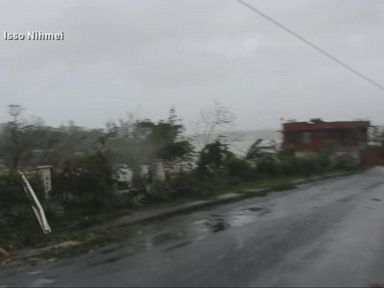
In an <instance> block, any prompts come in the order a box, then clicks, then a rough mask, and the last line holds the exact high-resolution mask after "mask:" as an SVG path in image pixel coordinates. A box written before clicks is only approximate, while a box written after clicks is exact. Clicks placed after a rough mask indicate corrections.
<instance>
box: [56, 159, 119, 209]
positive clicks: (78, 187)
mask: <svg viewBox="0 0 384 288" xmlns="http://www.w3.org/2000/svg"><path fill="white" fill-rule="evenodd" d="M113 184H114V180H113V179H112V169H111V165H110V163H109V162H108V160H107V159H106V157H105V155H104V154H103V153H101V152H96V153H94V154H92V155H89V156H85V157H81V158H78V159H72V160H70V161H67V162H66V165H65V168H64V170H63V171H62V172H60V173H58V174H56V175H54V187H55V188H54V192H53V197H54V198H56V199H59V200H62V201H64V202H65V203H66V204H67V205H69V206H72V205H78V206H80V207H82V208H88V209H91V210H95V209H96V210H97V209H100V208H104V207H108V206H109V204H110V203H111V201H112V197H113V193H114V191H113Z"/></svg>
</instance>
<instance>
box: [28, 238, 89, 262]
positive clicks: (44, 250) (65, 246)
mask: <svg viewBox="0 0 384 288" xmlns="http://www.w3.org/2000/svg"><path fill="white" fill-rule="evenodd" d="M83 243H84V242H81V241H74V240H71V241H65V242H62V243H59V244H55V245H50V246H47V247H44V248H40V249H34V250H31V251H29V252H28V253H27V257H28V258H29V257H36V256H39V255H42V254H44V253H47V252H50V251H53V250H58V249H64V250H65V249H69V248H72V247H74V246H78V245H81V244H83Z"/></svg>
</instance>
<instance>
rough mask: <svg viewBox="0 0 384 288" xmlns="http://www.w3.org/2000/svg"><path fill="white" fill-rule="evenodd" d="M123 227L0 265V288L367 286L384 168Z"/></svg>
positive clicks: (377, 238) (377, 256) (380, 241)
mask: <svg viewBox="0 0 384 288" xmlns="http://www.w3.org/2000/svg"><path fill="white" fill-rule="evenodd" d="M127 229H128V228H127ZM129 229H132V231H135V233H136V235H137V236H135V237H133V238H130V239H127V240H126V241H122V242H119V243H115V244H113V245H110V246H108V247H104V248H100V249H98V250H96V251H95V253H93V254H86V255H82V256H80V257H76V258H67V259H63V260H59V261H57V262H53V263H41V264H38V265H37V266H33V267H23V268H12V269H6V270H2V271H1V270H0V287H7V286H34V287H41V286H61V287H62V286H103V287H104V286H295V287H296V286H306V287H307V286H333V287H334V286H347V287H350V286H359V287H362V286H370V285H371V284H373V283H377V282H380V281H383V280H384V168H375V169H372V170H369V171H367V172H364V173H362V174H359V175H354V176H347V177H341V178H335V179H329V180H324V181H320V182H317V183H311V184H306V185H304V186H301V187H300V188H298V189H295V190H291V191H284V192H275V193H272V194H270V195H269V196H267V197H263V198H253V199H247V200H244V201H240V202H236V203H231V204H228V205H223V206H217V207H213V208H212V207H211V208H209V209H206V210H200V211H197V212H192V213H189V214H185V215H178V216H175V217H172V218H168V219H163V220H159V221H153V222H150V223H148V224H145V225H142V226H138V227H134V229H133V228H129Z"/></svg>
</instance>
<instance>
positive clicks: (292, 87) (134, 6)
mask: <svg viewBox="0 0 384 288" xmlns="http://www.w3.org/2000/svg"><path fill="white" fill-rule="evenodd" d="M247 1H248V3H250V4H252V5H255V6H256V7H258V8H259V9H261V10H262V11H264V12H265V13H267V14H268V15H270V16H272V17H274V18H275V19H277V20H279V21H280V22H282V23H284V24H285V25H287V26H288V27H290V28H292V29H293V30H295V31H296V32H297V33H300V34H301V35H303V36H305V37H306V38H308V39H309V40H310V41H312V42H314V43H316V44H317V45H319V46H321V47H322V48H324V49H326V50H328V51H329V52H330V53H332V54H333V55H334V56H336V57H338V58H340V59H342V60H343V61H345V62H346V63H348V64H349V65H351V66H353V67H355V68H356V69H358V70H359V71H361V72H363V73H364V74H366V75H367V76H369V77H371V78H373V79H375V80H377V81H378V82H381V83H384V37H383V36H384V1H382V0H369V1H367V0H344V1H337V0H317V1H312V0H289V1H288V0H280V1H277V0H275V1H271V0H267V1H261V0H247ZM0 28H1V34H3V32H4V31H7V32H22V33H26V31H31V30H39V31H42V32H59V31H64V33H65V40H64V41H55V42H47V41H35V42H34V41H15V42H12V41H5V40H4V39H3V35H1V40H0V121H1V122H2V121H6V120H7V115H6V111H7V105H8V104H11V103H18V104H22V105H24V106H25V107H26V108H27V111H26V112H27V114H28V115H37V116H41V117H42V118H43V119H44V120H45V121H46V123H47V124H50V125H60V124H61V123H66V122H67V121H68V120H70V119H72V120H74V121H75V123H77V124H78V125H84V126H89V127H98V126H104V123H105V122H106V121H107V120H116V119H117V118H121V117H124V116H125V115H126V112H133V113H134V114H135V115H136V116H137V117H149V118H151V119H154V120H157V119H160V118H165V117H166V116H167V114H168V110H169V108H170V107H171V106H172V105H174V106H175V107H176V111H177V113H178V115H179V116H180V117H181V118H183V119H184V120H185V121H184V122H185V124H187V125H189V124H190V123H192V122H193V121H195V120H196V119H197V118H198V117H199V111H200V110H202V109H205V108H208V107H211V106H212V105H213V102H214V100H218V101H219V102H220V103H221V104H222V105H224V106H226V107H228V108H229V109H230V110H231V111H232V112H233V113H234V114H235V115H236V117H237V120H236V125H235V127H234V128H236V129H252V130H253V129H262V128H279V123H280V121H279V119H280V118H281V117H283V118H285V119H289V118H294V119H297V120H307V119H309V118H313V117H322V118H323V119H325V120H353V119H357V118H364V119H369V120H371V121H372V122H373V123H375V124H381V123H384V108H383V107H384V97H383V96H384V91H383V90H380V89H378V88H376V87H374V86H373V85H370V84H369V83H367V82H365V81H364V80H362V79H360V78H358V77H356V76H355V75H353V74H352V73H350V72H349V71H347V70H345V69H344V68H342V67H340V66H338V65H337V64H335V63H334V62H332V61H331V60H329V59H327V58H326V57H324V56H323V55H321V54H319V53H317V52H316V51H314V50H312V49H311V48H309V47H308V46H306V45H305V44H303V43H302V42H300V41H298V40H297V39H296V38H294V37H292V36H291V35H289V34H287V33H286V32H284V31H282V30H281V29H279V28H277V27H276V26H274V25H272V24H271V23H270V22H268V21H266V20H265V19H263V18H261V17H260V16H258V15H256V14H255V13H252V12H251V11H250V10H248V9H247V8H245V7H244V6H242V5H240V4H239V3H238V2H236V1H234V0H193V1H184V0H173V1H169V0H153V1H143V0H137V1H133V0H132V1H128V0H126V1H119V0H113V1H97V0H81V1H79V0H75V1H68V0H66V1H57V0H56V1H52V0H46V1H15V0H10V1H4V0H2V1H0Z"/></svg>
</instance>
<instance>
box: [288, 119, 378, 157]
mask: <svg viewBox="0 0 384 288" xmlns="http://www.w3.org/2000/svg"><path fill="white" fill-rule="evenodd" d="M369 127H370V122H369V121H336V122H324V121H322V120H320V119H317V120H312V121H311V122H289V123H283V131H282V133H283V143H282V148H283V149H284V150H288V151H292V152H293V153H294V154H295V155H297V156H305V155H308V154H313V153H314V152H317V151H320V150H321V149H322V148H325V147H326V145H328V144H331V145H332V146H333V148H334V149H335V150H336V151H337V152H338V153H340V152H342V153H346V152H347V153H348V154H351V155H352V156H354V157H355V158H356V159H359V154H360V151H361V150H362V149H364V148H365V147H366V146H367V145H368V128H369Z"/></svg>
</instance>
